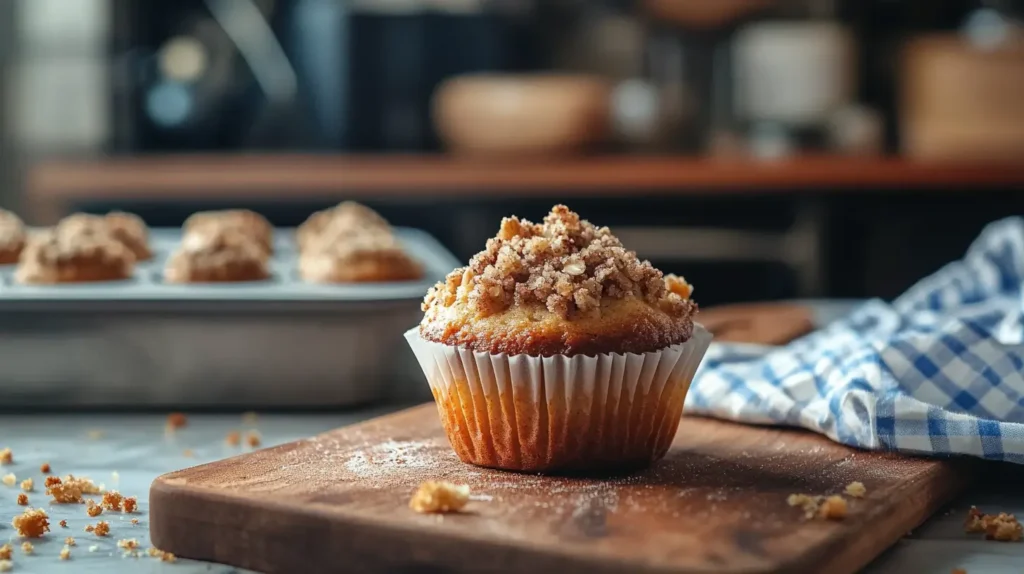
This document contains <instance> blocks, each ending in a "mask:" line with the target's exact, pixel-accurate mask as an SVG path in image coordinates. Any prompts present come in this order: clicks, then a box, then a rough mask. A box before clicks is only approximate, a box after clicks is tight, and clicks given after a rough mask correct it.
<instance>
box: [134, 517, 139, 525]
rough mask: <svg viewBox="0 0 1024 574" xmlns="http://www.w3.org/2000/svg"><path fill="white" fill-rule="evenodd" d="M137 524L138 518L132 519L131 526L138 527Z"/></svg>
mask: <svg viewBox="0 0 1024 574" xmlns="http://www.w3.org/2000/svg"><path fill="white" fill-rule="evenodd" d="M138 524H139V519H138V518H132V526H138Z"/></svg>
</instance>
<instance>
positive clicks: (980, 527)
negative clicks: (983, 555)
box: [964, 506, 1024, 542]
mask: <svg viewBox="0 0 1024 574" xmlns="http://www.w3.org/2000/svg"><path fill="white" fill-rule="evenodd" d="M964 530H965V531H966V532H983V533H985V538H986V539H987V540H998V541H1000V542H1020V541H1021V540H1022V539H1024V526H1022V525H1021V523H1020V522H1019V521H1018V520H1017V518H1016V517H1015V516H1014V515H1012V514H1007V513H1005V512H1000V513H999V514H985V513H983V512H981V511H980V510H978V508H977V507H976V506H972V507H971V508H970V510H968V511H967V520H965V521H964Z"/></svg>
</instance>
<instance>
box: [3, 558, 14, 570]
mask: <svg viewBox="0 0 1024 574" xmlns="http://www.w3.org/2000/svg"><path fill="white" fill-rule="evenodd" d="M11 568H14V565H13V564H12V563H11V561H10V560H0V572H10V571H11Z"/></svg>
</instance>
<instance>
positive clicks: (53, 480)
mask: <svg viewBox="0 0 1024 574" xmlns="http://www.w3.org/2000/svg"><path fill="white" fill-rule="evenodd" d="M55 484H61V480H60V479H59V478H57V477H56V476H48V477H46V483H45V486H46V488H50V487H51V486H53V485H55Z"/></svg>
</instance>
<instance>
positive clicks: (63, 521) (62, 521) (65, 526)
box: [60, 520, 68, 528]
mask: <svg viewBox="0 0 1024 574" xmlns="http://www.w3.org/2000/svg"><path fill="white" fill-rule="evenodd" d="M60 527H61V528H67V527H68V521H67V520H61V521H60Z"/></svg>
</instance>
